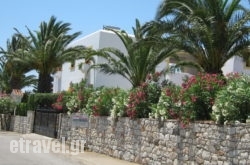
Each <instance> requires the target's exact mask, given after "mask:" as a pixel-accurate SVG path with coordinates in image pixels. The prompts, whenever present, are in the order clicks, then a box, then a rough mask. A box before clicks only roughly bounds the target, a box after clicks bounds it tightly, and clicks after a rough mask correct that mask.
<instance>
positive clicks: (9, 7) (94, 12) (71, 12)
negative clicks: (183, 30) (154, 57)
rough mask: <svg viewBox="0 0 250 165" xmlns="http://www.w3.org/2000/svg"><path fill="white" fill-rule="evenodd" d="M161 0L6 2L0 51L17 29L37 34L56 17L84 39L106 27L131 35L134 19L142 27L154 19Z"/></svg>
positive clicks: (15, 0) (3, 11)
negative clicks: (32, 31)
mask: <svg viewBox="0 0 250 165" xmlns="http://www.w3.org/2000/svg"><path fill="white" fill-rule="evenodd" d="M160 2H161V0H71V1H68V0H65V1H64V0H8V1H7V0H6V1H3V2H2V3H1V12H0V20H1V26H0V47H3V48H5V47H6V41H7V39H8V38H11V36H12V35H13V34H14V33H15V31H14V28H17V29H18V30H19V31H20V32H21V33H23V34H27V30H26V26H27V27H28V28H29V29H31V30H38V29H39V25H40V23H41V22H42V21H46V22H47V21H48V20H49V18H50V17H51V16H52V15H54V16H55V17H57V20H59V21H63V22H64V23H66V22H67V23H70V24H71V28H72V31H71V32H72V33H73V32H77V31H81V32H82V35H81V36H80V37H83V36H85V35H87V34H90V33H92V32H95V31H97V30H99V29H102V27H103V25H111V26H117V27H120V28H121V29H123V30H126V31H127V32H128V33H131V32H132V27H133V26H134V25H135V19H136V18H138V19H139V20H140V22H141V24H143V23H145V22H147V21H150V20H152V19H154V16H155V13H156V10H157V7H158V6H159V4H160Z"/></svg>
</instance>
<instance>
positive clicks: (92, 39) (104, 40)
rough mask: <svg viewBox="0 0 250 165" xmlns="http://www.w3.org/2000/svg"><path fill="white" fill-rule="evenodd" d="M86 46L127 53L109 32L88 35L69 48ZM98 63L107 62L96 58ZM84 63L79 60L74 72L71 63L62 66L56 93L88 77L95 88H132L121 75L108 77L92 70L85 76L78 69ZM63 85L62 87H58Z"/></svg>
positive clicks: (101, 31)
mask: <svg viewBox="0 0 250 165" xmlns="http://www.w3.org/2000/svg"><path fill="white" fill-rule="evenodd" d="M77 45H84V46H86V47H91V48H93V49H101V48H105V47H114V48H117V49H119V50H121V51H123V52H126V49H125V47H124V45H123V43H122V41H121V40H120V39H119V37H118V36H117V35H116V34H115V33H113V32H111V31H107V30H99V31H97V32H94V33H92V34H90V35H87V36H85V37H83V38H81V39H79V40H77V41H75V42H72V44H70V45H69V46H70V47H72V46H77ZM95 60H96V63H103V62H105V61H104V60H103V59H102V58H100V57H95ZM82 62H84V60H77V61H76V63H75V68H74V70H70V66H71V64H70V63H65V64H63V66H62V74H61V83H58V81H60V80H59V79H58V78H57V77H56V76H55V77H54V92H58V89H60V90H68V88H69V85H70V83H71V82H72V83H78V82H80V81H81V80H82V79H84V78H85V77H88V79H89V80H88V81H89V83H91V84H93V86H94V87H100V86H107V87H120V88H124V89H129V88H131V85H130V83H129V81H128V80H126V79H125V78H123V77H122V76H120V75H107V74H104V73H102V72H99V71H98V70H91V71H90V73H89V75H85V74H84V72H83V71H81V70H79V69H78V65H79V64H80V63H82ZM58 84H59V85H60V84H61V87H58V86H57V85H58Z"/></svg>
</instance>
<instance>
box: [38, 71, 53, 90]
mask: <svg viewBox="0 0 250 165" xmlns="http://www.w3.org/2000/svg"><path fill="white" fill-rule="evenodd" d="M52 81H53V78H52V76H51V75H50V74H46V73H45V74H41V73H40V74H39V78H38V89H37V92H38V93H51V92H52V91H53V89H52V88H53V84H52Z"/></svg>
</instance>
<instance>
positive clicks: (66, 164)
mask: <svg viewBox="0 0 250 165" xmlns="http://www.w3.org/2000/svg"><path fill="white" fill-rule="evenodd" d="M20 139H24V140H30V141H34V140H42V139H43V140H44V139H45V140H51V139H50V138H47V137H44V136H40V135H37V134H26V135H23V134H18V133H13V132H1V131H0V153H1V154H0V164H1V165H44V164H46V165H72V164H73V165H136V164H134V163H130V162H126V161H122V160H119V159H114V158H111V157H109V156H105V155H101V154H97V153H93V152H84V153H79V154H77V155H72V154H65V153H62V152H60V153H54V152H51V151H50V152H49V153H44V152H41V153H34V151H38V150H37V145H34V144H33V143H31V144H29V145H28V147H25V146H24V147H23V150H22V151H20V150H21V149H20V146H18V147H15V148H16V149H18V152H17V153H12V152H11V150H10V144H11V141H12V142H13V140H14V141H19V140H20ZM52 140H53V139H52ZM27 148H28V152H29V153H21V152H23V151H25V152H27ZM66 149H67V147H66Z"/></svg>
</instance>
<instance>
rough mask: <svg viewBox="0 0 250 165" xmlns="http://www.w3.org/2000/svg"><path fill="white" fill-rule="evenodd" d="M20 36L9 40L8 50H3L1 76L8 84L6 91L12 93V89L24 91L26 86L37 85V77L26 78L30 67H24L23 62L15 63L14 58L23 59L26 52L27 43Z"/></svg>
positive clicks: (14, 36)
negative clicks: (24, 51)
mask: <svg viewBox="0 0 250 165" xmlns="http://www.w3.org/2000/svg"><path fill="white" fill-rule="evenodd" d="M23 41H24V40H22V38H20V37H19V36H18V35H13V36H12V38H11V39H8V40H7V49H6V50H4V49H3V48H1V54H3V56H2V63H1V72H2V73H1V74H2V76H4V75H5V78H6V79H5V80H4V77H2V81H5V82H8V84H9V85H8V87H6V85H5V91H6V92H11V90H12V89H22V88H23V87H26V86H32V85H35V84H36V81H37V80H36V79H35V76H32V75H30V76H26V75H25V73H27V72H28V71H29V70H30V66H29V65H24V64H23V63H21V62H17V61H14V58H17V57H18V58H23V53H22V52H23V50H25V43H24V42H23Z"/></svg>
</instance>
